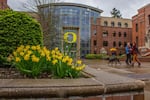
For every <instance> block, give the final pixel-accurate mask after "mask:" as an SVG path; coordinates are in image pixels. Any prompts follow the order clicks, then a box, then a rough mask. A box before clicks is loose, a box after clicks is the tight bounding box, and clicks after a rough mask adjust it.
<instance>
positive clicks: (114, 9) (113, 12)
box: [110, 8, 122, 18]
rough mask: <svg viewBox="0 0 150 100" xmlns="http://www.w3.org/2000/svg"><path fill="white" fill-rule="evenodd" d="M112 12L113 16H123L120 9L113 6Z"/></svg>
mask: <svg viewBox="0 0 150 100" xmlns="http://www.w3.org/2000/svg"><path fill="white" fill-rule="evenodd" d="M110 13H111V16H112V17H113V18H122V14H121V13H120V10H118V9H116V8H113V9H112V11H111V12H110Z"/></svg>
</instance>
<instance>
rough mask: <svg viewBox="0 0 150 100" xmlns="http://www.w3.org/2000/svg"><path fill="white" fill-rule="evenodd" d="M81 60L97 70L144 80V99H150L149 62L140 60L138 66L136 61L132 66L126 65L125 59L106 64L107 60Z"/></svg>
mask: <svg viewBox="0 0 150 100" xmlns="http://www.w3.org/2000/svg"><path fill="white" fill-rule="evenodd" d="M83 62H84V63H85V64H86V65H87V66H89V67H92V68H96V69H97V70H103V71H106V72H109V73H113V74H117V75H121V76H125V77H130V78H133V79H138V80H142V81H145V83H146V86H145V91H144V93H145V100H150V62H141V66H140V67H139V66H138V64H137V63H136V64H135V66H134V67H132V66H129V65H126V63H125V61H121V64H108V61H107V60H83Z"/></svg>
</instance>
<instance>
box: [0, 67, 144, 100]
mask: <svg viewBox="0 0 150 100" xmlns="http://www.w3.org/2000/svg"><path fill="white" fill-rule="evenodd" d="M84 72H85V73H86V74H88V75H89V76H90V77H89V78H78V79H0V98H2V99H5V100H6V99H7V98H15V99H17V98H18V99H21V98H26V99H34V98H36V100H37V99H39V100H40V99H41V98H45V99H48V100H49V99H50V100H52V99H55V100H57V99H61V100H66V99H67V100H87V99H90V100H144V94H143V89H144V82H143V81H140V80H135V79H131V78H127V77H123V76H118V75H115V74H110V73H107V72H104V71H101V70H96V69H93V68H90V67H86V69H85V70H84ZM118 98H121V99H118ZM139 98H140V99H139ZM45 99H44V100H45Z"/></svg>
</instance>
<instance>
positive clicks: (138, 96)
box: [66, 92, 144, 100]
mask: <svg viewBox="0 0 150 100" xmlns="http://www.w3.org/2000/svg"><path fill="white" fill-rule="evenodd" d="M66 100H144V93H142V92H139V93H138V92H131V93H120V94H104V95H98V96H90V97H69V98H67V99H66Z"/></svg>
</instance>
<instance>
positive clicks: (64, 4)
mask: <svg viewBox="0 0 150 100" xmlns="http://www.w3.org/2000/svg"><path fill="white" fill-rule="evenodd" d="M51 4H52V5H55V6H76V7H82V8H86V9H91V10H94V11H97V12H99V13H102V12H103V10H101V9H99V8H96V7H92V6H88V5H84V4H79V3H68V2H59V3H51ZM48 5H49V4H44V5H41V6H39V7H45V6H48Z"/></svg>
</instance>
